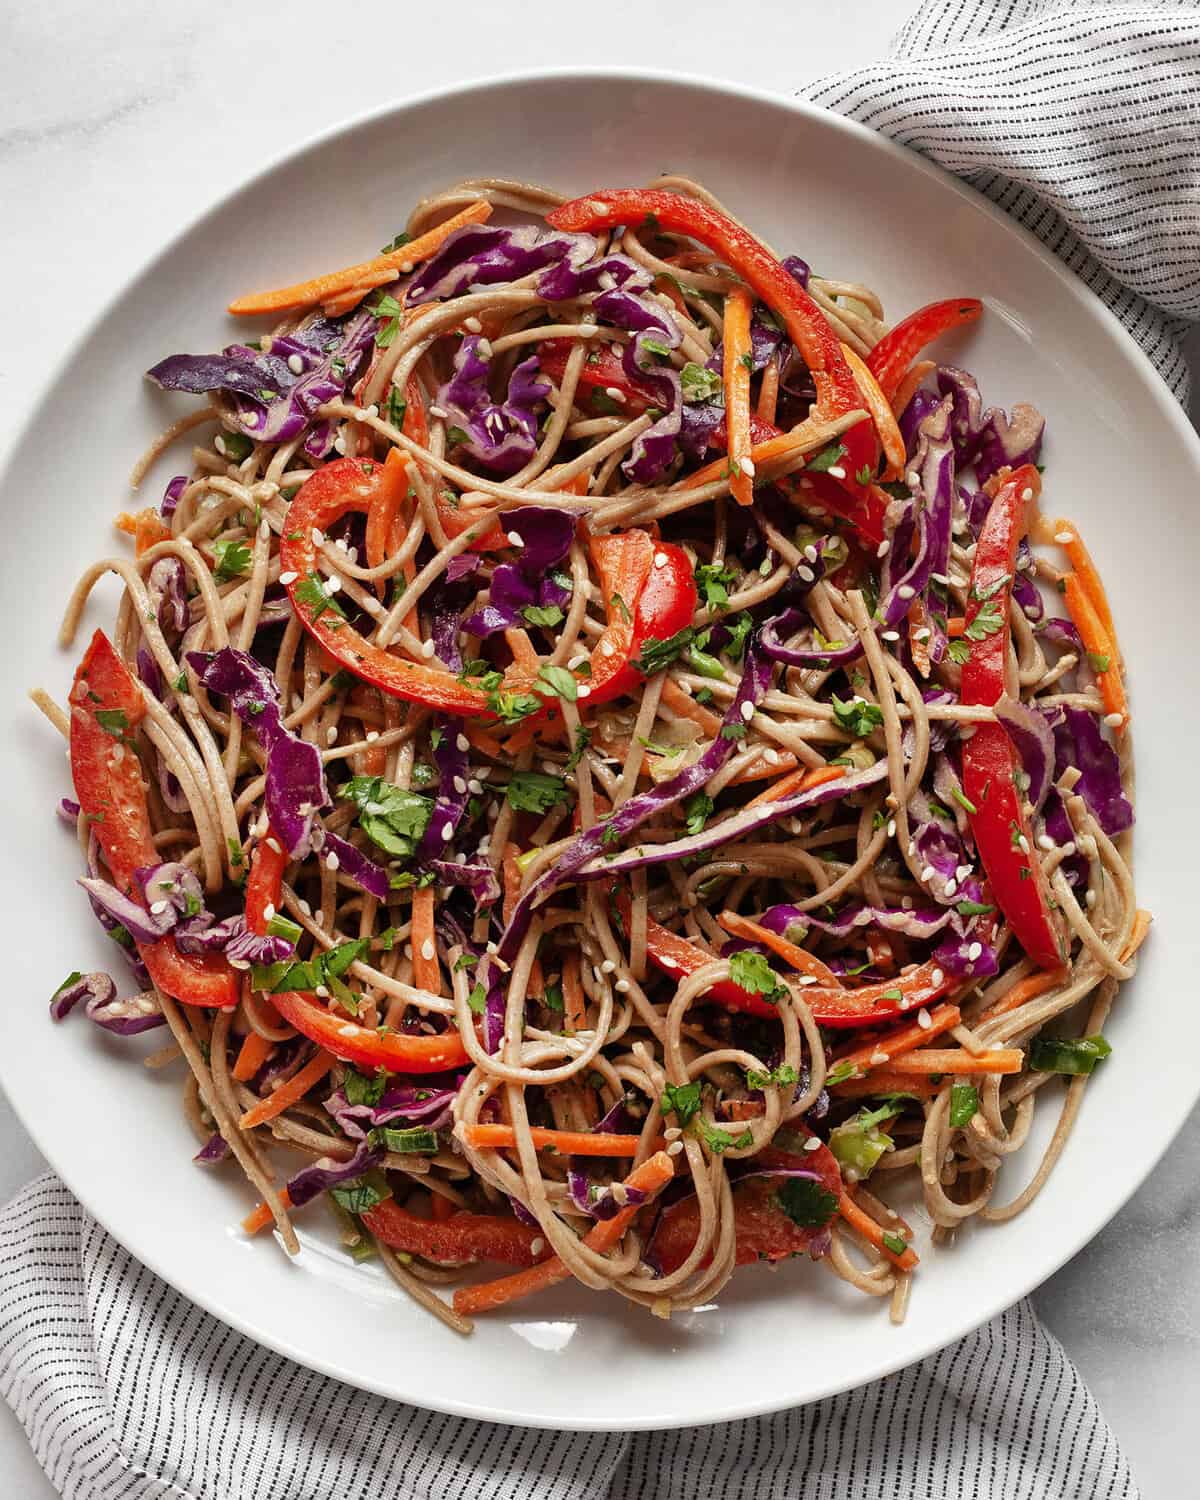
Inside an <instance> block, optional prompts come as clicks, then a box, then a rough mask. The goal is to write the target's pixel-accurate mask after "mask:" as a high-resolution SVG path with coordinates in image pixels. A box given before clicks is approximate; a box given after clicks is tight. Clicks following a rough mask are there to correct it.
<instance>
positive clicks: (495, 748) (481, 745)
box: [462, 724, 505, 760]
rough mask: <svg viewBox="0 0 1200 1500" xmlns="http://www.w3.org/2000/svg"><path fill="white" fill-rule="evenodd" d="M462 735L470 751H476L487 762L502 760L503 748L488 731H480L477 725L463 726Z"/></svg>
mask: <svg viewBox="0 0 1200 1500" xmlns="http://www.w3.org/2000/svg"><path fill="white" fill-rule="evenodd" d="M462 732H463V734H465V735H466V737H467V743H468V744H469V745H470V746H471V749H472V750H478V751H479V752H480V754H481V755H486V756H487V757H488V758H489V760H502V759H503V758H504V753H505V752H504V746H503V745H502V744H501V743H500V741H499V740H498V739H497V738H496V736H495V735H494V734H493V733H492V732H491V730H490V729H481V728H480V727H479V726H478V725H477V724H464V725H463V728H462Z"/></svg>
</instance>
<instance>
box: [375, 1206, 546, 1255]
mask: <svg viewBox="0 0 1200 1500" xmlns="http://www.w3.org/2000/svg"><path fill="white" fill-rule="evenodd" d="M362 1219H363V1223H364V1224H365V1225H366V1226H367V1228H368V1229H369V1230H370V1231H371V1233H372V1234H373V1235H375V1236H376V1238H377V1239H381V1240H382V1241H383V1243H384V1244H385V1245H390V1246H391V1247H392V1249H393V1250H402V1251H404V1252H405V1253H406V1254H408V1255H422V1256H424V1257H425V1258H426V1259H427V1260H435V1261H448V1262H458V1261H478V1260H491V1261H498V1262H499V1263H500V1264H501V1265H506V1266H535V1265H537V1263H538V1261H540V1260H547V1259H549V1257H550V1256H552V1255H553V1254H554V1251H553V1250H552V1249H551V1248H550V1246H549V1245H548V1244H547V1243H546V1237H545V1235H544V1234H543V1233H542V1231H541V1229H540V1228H539V1227H538V1226H537V1225H536V1224H522V1223H521V1222H520V1221H519V1220H518V1219H503V1218H501V1217H500V1215H499V1214H472V1213H463V1212H459V1213H453V1214H451V1215H450V1217H449V1218H448V1219H418V1218H417V1216H416V1214H410V1213H409V1212H408V1210H407V1209H404V1208H401V1207H400V1205H399V1204H398V1203H397V1202H396V1200H395V1199H394V1198H385V1199H384V1200H383V1202H382V1203H378V1204H376V1206H375V1207H374V1208H368V1209H367V1210H366V1212H365V1213H364V1214H363V1216H362ZM539 1241H540V1247H539V1249H538V1251H537V1253H536V1254H535V1253H534V1249H533V1247H534V1245H536V1244H538V1243H539Z"/></svg>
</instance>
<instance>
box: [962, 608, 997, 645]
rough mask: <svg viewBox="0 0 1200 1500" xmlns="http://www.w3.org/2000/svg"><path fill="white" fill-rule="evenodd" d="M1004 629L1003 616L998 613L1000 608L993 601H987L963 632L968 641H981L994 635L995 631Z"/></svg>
mask: <svg viewBox="0 0 1200 1500" xmlns="http://www.w3.org/2000/svg"><path fill="white" fill-rule="evenodd" d="M1003 628H1004V616H1003V615H1002V614H1001V613H1000V606H999V605H998V604H997V603H995V602H994V601H993V600H991V599H989V600H987V601H986V602H985V603H984V604H983V605H982V607H981V608H980V610H979V613H978V614H977V615H976V616H975V618H974V619H973V620H972V621H971V623H970V624H969V625H968V626H967V628H966V629H965V630H964V631H963V635H965V636H966V638H967V640H969V641H982V640H984V639H985V638H986V637H987V636H989V635H995V634H996V633H997V631H1000V630H1003Z"/></svg>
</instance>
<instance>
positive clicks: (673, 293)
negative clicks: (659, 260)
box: [654, 274, 687, 313]
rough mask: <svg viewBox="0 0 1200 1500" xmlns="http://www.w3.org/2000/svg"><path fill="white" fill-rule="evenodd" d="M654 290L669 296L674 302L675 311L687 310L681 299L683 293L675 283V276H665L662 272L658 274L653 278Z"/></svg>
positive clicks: (683, 311) (682, 311)
mask: <svg viewBox="0 0 1200 1500" xmlns="http://www.w3.org/2000/svg"><path fill="white" fill-rule="evenodd" d="M654 290H655V291H656V292H661V293H662V294H663V295H664V296H666V297H669V298H670V299H671V301H672V303H674V305H675V311H676V312H681V313H686V312H687V303H686V302H685V301H684V300H683V293H682V292H681V291H680V290H679V288H678V286H677V285H676V284H675V278H674V277H673V276H667V275H664V274H659V275H658V276H656V277H655V278H654Z"/></svg>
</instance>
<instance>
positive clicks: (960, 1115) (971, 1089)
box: [950, 1083, 979, 1130]
mask: <svg viewBox="0 0 1200 1500" xmlns="http://www.w3.org/2000/svg"><path fill="white" fill-rule="evenodd" d="M978 1108H979V1091H978V1090H977V1089H976V1087H975V1085H974V1084H973V1083H953V1084H951V1085H950V1124H951V1126H952V1127H953V1128H954V1129H955V1130H959V1129H961V1128H962V1126H964V1125H966V1124H968V1123H969V1121H970V1120H971V1119H972V1118H973V1117H974V1115H975V1111H976V1110H977V1109H978Z"/></svg>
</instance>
